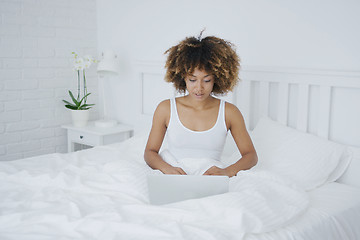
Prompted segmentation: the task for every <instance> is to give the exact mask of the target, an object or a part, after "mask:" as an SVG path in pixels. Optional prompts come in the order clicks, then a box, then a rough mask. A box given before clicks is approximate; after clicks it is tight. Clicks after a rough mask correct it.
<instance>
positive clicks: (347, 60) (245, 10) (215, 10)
mask: <svg viewBox="0 0 360 240" xmlns="http://www.w3.org/2000/svg"><path fill="white" fill-rule="evenodd" d="M359 12H360V2H359V1H356V0H347V1H339V0H330V1H325V0H316V1H309V0H307V1H283V0H272V1H268V0H252V1H250V0H225V1H215V0H214V1H211V0H197V1H192V0H184V1H166V0H152V1H147V0H136V1H117V0H98V1H97V18H98V50H99V51H103V50H106V49H113V50H115V51H116V52H117V53H118V55H119V58H120V61H121V63H122V72H121V74H120V76H119V77H118V78H114V79H112V81H110V84H109V86H110V87H108V97H109V99H114V100H112V101H111V103H108V104H109V105H111V107H112V108H113V109H114V110H115V111H114V113H113V115H114V116H116V118H118V119H119V120H120V121H123V122H126V123H132V122H133V121H134V118H135V113H134V111H135V110H134V108H132V107H131V104H130V103H131V102H133V101H134V98H135V97H136V96H137V94H135V93H136V89H135V88H134V77H135V76H133V69H132V68H131V63H132V62H134V61H137V60H156V61H160V62H162V61H164V59H165V58H164V55H163V53H164V51H165V50H166V49H168V48H169V47H171V46H172V45H174V44H176V43H178V42H179V41H180V40H182V39H183V38H184V37H186V36H197V35H198V34H199V32H200V31H201V30H202V29H203V28H204V27H206V31H205V35H216V36H219V37H222V38H225V39H227V40H230V41H231V42H233V43H234V44H235V45H236V46H237V52H238V54H239V55H240V57H241V59H242V64H243V65H245V66H266V67H269V66H270V67H289V68H310V69H328V70H352V71H359V70H360V44H359V43H360V31H358V25H359V23H360V14H358V13H359ZM149 91H151V89H149ZM109 99H108V100H109Z"/></svg>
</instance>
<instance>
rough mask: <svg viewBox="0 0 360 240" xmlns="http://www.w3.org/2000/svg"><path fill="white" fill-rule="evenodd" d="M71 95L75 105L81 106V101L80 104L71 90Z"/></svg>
mask: <svg viewBox="0 0 360 240" xmlns="http://www.w3.org/2000/svg"><path fill="white" fill-rule="evenodd" d="M69 95H70V97H71V99H72V100H73V102H74V103H75V105H76V106H80V104H81V101H80V102H78V101H76V99H75V98H74V95H73V94H72V92H71V91H70V90H69Z"/></svg>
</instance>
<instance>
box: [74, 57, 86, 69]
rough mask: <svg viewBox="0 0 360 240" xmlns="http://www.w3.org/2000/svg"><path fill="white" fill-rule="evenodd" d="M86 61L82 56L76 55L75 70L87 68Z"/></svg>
mask: <svg viewBox="0 0 360 240" xmlns="http://www.w3.org/2000/svg"><path fill="white" fill-rule="evenodd" d="M85 65H86V62H85V60H84V59H83V58H82V57H76V58H75V59H74V70H75V71H78V70H83V69H84V68H85Z"/></svg>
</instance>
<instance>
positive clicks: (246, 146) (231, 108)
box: [225, 103, 258, 176]
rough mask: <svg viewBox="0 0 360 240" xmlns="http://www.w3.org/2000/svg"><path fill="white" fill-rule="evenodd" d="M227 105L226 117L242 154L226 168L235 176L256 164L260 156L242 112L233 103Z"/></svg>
mask: <svg viewBox="0 0 360 240" xmlns="http://www.w3.org/2000/svg"><path fill="white" fill-rule="evenodd" d="M226 107H227V108H225V110H226V109H227V111H225V119H227V124H228V128H229V130H230V132H231V135H232V136H233V138H234V140H235V143H236V146H237V147H238V149H239V151H240V153H241V156H242V157H241V159H239V160H238V161H237V162H236V163H234V164H232V165H230V166H228V167H227V168H226V170H227V171H228V173H229V175H230V176H235V175H236V174H237V173H238V172H239V171H240V170H248V169H250V168H252V167H253V166H255V165H256V164H257V161H258V157H257V154H256V151H255V148H254V145H253V143H252V141H251V138H250V136H249V133H248V131H247V129H246V126H245V121H244V118H243V116H242V114H241V112H240V111H239V109H238V108H237V107H236V106H235V105H233V104H231V103H226Z"/></svg>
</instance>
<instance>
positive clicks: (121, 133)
mask: <svg viewBox="0 0 360 240" xmlns="http://www.w3.org/2000/svg"><path fill="white" fill-rule="evenodd" d="M61 127H62V128H65V129H67V139H68V152H74V151H75V144H81V145H87V146H91V147H94V146H100V145H106V144H110V143H116V142H121V141H124V140H126V139H128V138H130V137H131V136H132V135H133V128H132V127H131V126H128V125H124V124H118V125H117V126H115V127H109V128H101V127H96V126H95V124H94V122H89V123H88V124H87V126H85V127H75V126H74V125H71V124H69V125H63V126H61Z"/></svg>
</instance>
